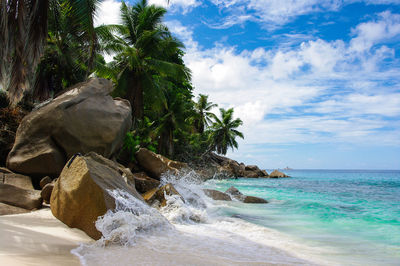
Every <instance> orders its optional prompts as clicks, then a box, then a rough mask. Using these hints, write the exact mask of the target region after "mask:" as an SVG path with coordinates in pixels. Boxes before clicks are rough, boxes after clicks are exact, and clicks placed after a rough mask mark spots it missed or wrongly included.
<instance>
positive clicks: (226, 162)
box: [210, 153, 268, 178]
mask: <svg viewBox="0 0 400 266" xmlns="http://www.w3.org/2000/svg"><path fill="white" fill-rule="evenodd" d="M210 157H211V160H213V161H214V162H215V163H217V164H218V165H219V166H218V167H217V170H218V173H217V175H219V176H225V177H247V178H258V177H267V176H268V173H267V172H266V171H265V170H260V168H258V166H256V165H245V164H244V163H240V164H239V163H238V162H237V161H235V160H232V159H229V158H227V157H224V156H220V155H217V154H215V153H211V155H210Z"/></svg>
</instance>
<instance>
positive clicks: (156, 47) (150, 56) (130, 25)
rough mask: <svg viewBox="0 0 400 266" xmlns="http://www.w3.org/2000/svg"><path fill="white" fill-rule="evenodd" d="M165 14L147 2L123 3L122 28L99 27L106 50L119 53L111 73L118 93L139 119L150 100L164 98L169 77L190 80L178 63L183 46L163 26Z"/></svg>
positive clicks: (143, 0)
mask: <svg viewBox="0 0 400 266" xmlns="http://www.w3.org/2000/svg"><path fill="white" fill-rule="evenodd" d="M165 13H166V10H165V9H164V8H162V7H157V6H155V5H148V3H147V0H141V1H139V2H138V3H136V4H135V5H134V6H129V5H126V4H125V3H124V2H122V5H121V18H122V25H107V26H100V27H99V28H98V32H99V36H100V38H101V41H102V48H103V49H104V51H106V52H109V53H117V55H116V56H115V57H114V62H112V63H111V64H110V66H111V67H110V71H109V73H110V75H109V76H110V77H112V76H114V79H116V80H117V88H116V91H115V94H116V96H117V95H118V96H122V97H124V98H126V99H128V100H129V101H130V102H131V105H132V108H133V116H134V117H135V118H137V119H142V117H143V115H144V101H145V98H146V97H147V98H149V97H150V98H154V99H156V98H157V97H159V98H163V96H162V88H163V87H165V83H164V81H165V80H164V79H165V78H170V79H171V78H173V79H175V80H178V81H182V80H188V79H190V71H189V70H188V69H187V68H186V67H185V66H184V65H183V64H179V63H177V61H176V59H177V58H179V55H178V54H179V51H180V48H182V47H183V44H182V43H181V42H179V41H178V40H177V39H176V38H174V37H172V35H171V33H170V32H169V30H168V28H167V27H165V26H164V25H163V24H162V23H161V22H162V18H163V16H164V14H165ZM102 70H103V71H102V74H103V75H104V73H105V72H104V69H102ZM155 76H157V78H154V77H155Z"/></svg>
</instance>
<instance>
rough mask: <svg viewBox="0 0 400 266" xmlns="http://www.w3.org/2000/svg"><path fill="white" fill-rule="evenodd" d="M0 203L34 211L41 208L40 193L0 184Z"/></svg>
mask: <svg viewBox="0 0 400 266" xmlns="http://www.w3.org/2000/svg"><path fill="white" fill-rule="evenodd" d="M0 202H2V203H5V204H7V205H12V206H15V207H19V208H23V209H27V210H34V209H39V208H40V207H42V198H41V196H40V191H37V190H28V189H23V188H19V187H16V186H13V185H8V184H0Z"/></svg>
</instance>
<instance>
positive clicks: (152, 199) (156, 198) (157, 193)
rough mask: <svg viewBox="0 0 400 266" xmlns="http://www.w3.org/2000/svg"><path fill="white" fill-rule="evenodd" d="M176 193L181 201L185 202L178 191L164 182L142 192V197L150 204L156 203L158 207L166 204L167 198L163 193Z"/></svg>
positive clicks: (169, 194)
mask: <svg viewBox="0 0 400 266" xmlns="http://www.w3.org/2000/svg"><path fill="white" fill-rule="evenodd" d="M165 194H166V195H168V196H171V195H178V196H180V197H181V199H182V201H183V202H185V200H184V199H183V197H182V196H181V195H180V194H179V192H178V191H177V190H176V189H175V188H174V186H173V185H172V184H166V185H165V186H162V187H160V188H154V189H152V190H150V191H147V192H146V193H145V194H143V199H144V200H145V201H146V202H147V203H149V204H150V205H155V204H156V205H158V206H159V207H164V206H166V205H167V200H166V199H165V196H164V195H165Z"/></svg>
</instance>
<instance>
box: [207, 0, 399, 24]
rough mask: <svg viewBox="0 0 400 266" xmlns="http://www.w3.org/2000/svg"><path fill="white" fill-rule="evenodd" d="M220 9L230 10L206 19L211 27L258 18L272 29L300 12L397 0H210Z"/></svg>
mask: <svg viewBox="0 0 400 266" xmlns="http://www.w3.org/2000/svg"><path fill="white" fill-rule="evenodd" d="M211 2H212V3H213V4H214V5H216V6H217V7H218V8H219V9H220V10H221V12H223V13H224V14H230V15H228V16H226V17H224V18H223V20H222V22H214V23H212V22H209V23H207V24H208V25H209V26H210V27H213V28H228V27H231V26H233V25H238V24H243V23H244V22H246V21H257V22H261V23H262V24H263V25H264V26H265V28H267V29H275V28H276V27H280V26H282V25H285V24H286V23H288V22H291V21H293V20H294V19H295V18H297V17H298V16H301V15H306V14H311V13H318V12H326V11H338V10H340V9H341V8H342V7H343V6H346V5H349V4H353V3H365V4H367V5H382V4H399V3H400V0H341V1H338V0H211Z"/></svg>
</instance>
